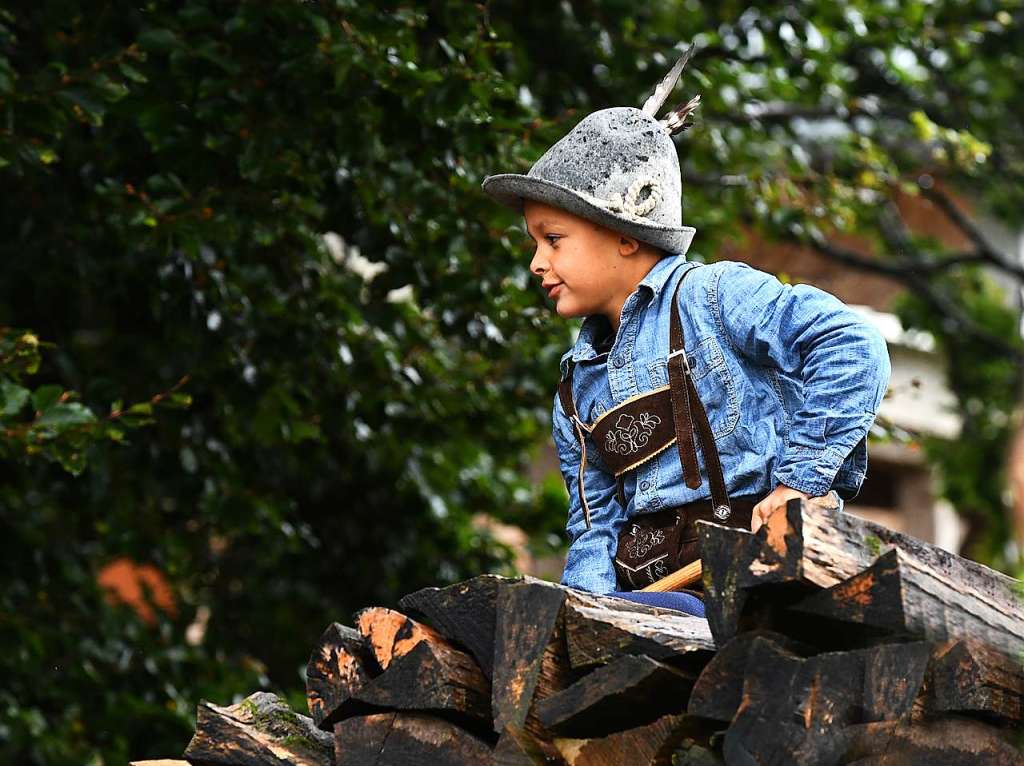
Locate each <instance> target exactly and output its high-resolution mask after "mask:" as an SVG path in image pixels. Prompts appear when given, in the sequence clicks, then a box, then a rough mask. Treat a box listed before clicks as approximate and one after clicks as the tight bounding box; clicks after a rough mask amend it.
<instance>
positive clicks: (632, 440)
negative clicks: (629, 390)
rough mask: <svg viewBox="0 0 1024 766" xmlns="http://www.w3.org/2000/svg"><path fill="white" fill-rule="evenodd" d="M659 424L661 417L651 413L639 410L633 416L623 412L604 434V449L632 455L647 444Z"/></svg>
mask: <svg viewBox="0 0 1024 766" xmlns="http://www.w3.org/2000/svg"><path fill="white" fill-rule="evenodd" d="M659 425H661V418H659V417H658V416H657V415H655V414H653V413H650V412H641V413H640V414H639V415H638V416H637V417H633V416H632V415H630V414H628V413H625V412H623V413H622V414H621V415H619V419H618V420H617V421H615V427H614V428H612V429H611V430H610V431H608V433H606V434H605V435H604V443H605V449H606V450H608V451H609V452H616V453H618V454H620V455H633V454H635V453H637V452H639V451H640V450H641V449H643V448H644V447H646V446H647V444H648V443H649V442H650V441H651V435H652V434H653V433H654V429H655V428H656V427H657V426H659ZM666 446H667V445H666Z"/></svg>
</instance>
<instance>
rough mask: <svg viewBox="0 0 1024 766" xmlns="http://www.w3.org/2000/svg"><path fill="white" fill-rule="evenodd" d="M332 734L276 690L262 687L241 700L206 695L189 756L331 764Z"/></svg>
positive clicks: (222, 761)
mask: <svg viewBox="0 0 1024 766" xmlns="http://www.w3.org/2000/svg"><path fill="white" fill-rule="evenodd" d="M331 752H332V741H331V735H330V734H326V733H324V732H322V731H320V730H319V729H318V728H317V727H316V725H315V724H314V723H313V719H311V718H307V717H306V716H304V715H299V714H298V713H295V712H294V711H292V710H291V708H289V707H288V705H287V704H285V702H284V701H283V700H281V699H280V698H279V697H277V695H275V694H269V693H267V692H256V693H255V694H251V695H249V696H248V697H246V698H245V699H244V700H242V701H241V702H239V703H238V704H237V705H231V706H229V707H219V706H217V705H213V704H211V703H209V702H206V701H205V700H204V701H203V702H200V703H199V707H198V710H197V711H196V733H195V735H194V736H193V737H192V740H191V741H190V742H189V743H188V747H187V748H186V749H185V753H184V758H185V760H186V761H188V762H189V763H190V764H193V766H281V764H282V763H287V764H290V766H330V764H331Z"/></svg>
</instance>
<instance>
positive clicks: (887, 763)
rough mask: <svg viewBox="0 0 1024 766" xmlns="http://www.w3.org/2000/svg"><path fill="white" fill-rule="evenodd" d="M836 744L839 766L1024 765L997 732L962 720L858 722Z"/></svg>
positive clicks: (1022, 755) (1023, 758)
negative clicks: (839, 746)
mask: <svg viewBox="0 0 1024 766" xmlns="http://www.w3.org/2000/svg"><path fill="white" fill-rule="evenodd" d="M836 740H837V741H842V742H844V743H845V753H844V754H843V756H842V763H848V764H850V765H851V766H906V764H928V766H1024V753H1022V752H1021V751H1020V750H1019V749H1017V748H1016V747H1014V746H1013V745H1011V744H1009V743H1008V742H1006V741H1005V740H1004V739H1003V737H1002V732H1001V731H1000V730H999V729H997V728H995V727H993V726H989V725H987V724H984V723H982V722H980V721H972V720H970V719H966V718H964V719H959V718H948V719H942V720H937V721H930V722H921V723H913V724H910V723H906V722H899V721H882V722H878V723H868V724H862V725H859V726H851V727H848V728H847V729H845V730H844V731H843V732H842V735H841V736H837V737H836Z"/></svg>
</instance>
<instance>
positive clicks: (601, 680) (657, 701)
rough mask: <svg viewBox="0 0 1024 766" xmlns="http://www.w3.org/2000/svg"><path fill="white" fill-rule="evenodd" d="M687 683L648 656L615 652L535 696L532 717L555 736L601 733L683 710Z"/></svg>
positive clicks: (684, 679) (633, 726)
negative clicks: (568, 682) (555, 690)
mask: <svg viewBox="0 0 1024 766" xmlns="http://www.w3.org/2000/svg"><path fill="white" fill-rule="evenodd" d="M692 685H693V679H692V678H688V677H687V676H685V675H683V674H682V673H681V672H679V671H678V670H676V669H675V668H673V667H671V666H669V665H665V664H664V663H661V662H658V661H657V660H652V659H651V658H650V657H642V656H641V657H630V656H624V657H619V658H618V659H617V660H614V661H612V662H611V663H609V664H608V665H605V666H604V667H601V668H598V669H597V670H595V671H593V672H592V673H589V674H588V675H586V676H584V677H583V678H581V679H580V680H578V681H577V682H576V683H574V684H572V685H571V686H569V687H567V688H566V689H563V690H562V691H560V692H558V693H556V694H552V695H551V696H549V697H547V698H545V699H543V700H540V701H539V702H538V703H537V718H538V719H540V722H541V723H542V724H544V726H545V727H546V728H547V729H549V730H550V731H552V732H554V733H555V734H557V735H558V736H560V737H575V738H587V737H600V736H603V735H606V734H612V733H615V732H617V731H623V730H625V729H632V728H636V727H637V726H642V725H645V724H648V723H651V722H652V721H654V720H656V719H658V718H660V717H662V716H664V715H666V714H670V713H679V712H682V711H683V710H684V709H685V708H686V700H687V697H688V696H689V692H690V687H691V686H692Z"/></svg>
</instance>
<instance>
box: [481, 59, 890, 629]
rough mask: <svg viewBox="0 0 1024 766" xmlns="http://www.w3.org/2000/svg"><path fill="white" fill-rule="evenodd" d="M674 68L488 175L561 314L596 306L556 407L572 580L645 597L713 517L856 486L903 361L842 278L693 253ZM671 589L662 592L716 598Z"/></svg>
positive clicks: (585, 312) (756, 518)
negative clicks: (801, 278) (668, 107)
mask: <svg viewBox="0 0 1024 766" xmlns="http://www.w3.org/2000/svg"><path fill="white" fill-rule="evenodd" d="M681 62H684V60H683V59H681ZM679 70H681V66H680V64H678V63H677V65H676V67H674V68H673V72H671V73H669V76H668V77H666V78H665V80H663V81H662V83H661V85H660V86H659V87H658V89H656V91H655V95H654V96H652V97H651V98H650V99H648V102H647V104H645V106H644V108H643V109H642V110H641V109H635V108H629V107H619V108H612V109H604V110H601V111H598V112H595V113H593V114H591V115H589V116H587V117H586V118H585V119H584V120H582V121H581V122H580V123H579V124H578V125H577V126H576V127H575V128H574V129H573V130H572V131H570V132H569V133H568V134H567V135H566V136H565V137H563V138H562V139H561V140H560V141H558V142H557V143H556V144H554V145H553V146H552V147H551V148H550V149H549V150H548V151H547V152H546V153H545V154H544V155H543V156H542V157H541V158H540V159H539V160H538V161H537V162H536V163H535V164H534V165H533V167H532V168H531V169H530V171H529V173H528V174H527V175H517V174H502V175H496V176H489V177H488V178H487V179H485V180H484V183H483V188H484V189H485V190H486V191H487V192H488V193H489V194H491V195H492V196H493V197H495V198H496V199H498V200H499V201H500V202H503V203H504V204H507V205H509V206H510V207H513V208H514V209H516V210H520V211H521V212H522V213H523V215H524V217H525V220H526V225H527V230H528V232H529V234H530V236H531V238H532V239H533V240H534V241H535V242H536V245H537V247H536V251H535V253H534V256H533V259H532V261H531V263H530V270H531V272H532V273H533V274H535V275H536V276H537V278H538V280H539V281H540V282H541V286H542V287H543V288H544V289H545V290H546V291H547V293H548V296H549V297H550V298H552V299H553V300H554V301H555V309H556V311H557V312H558V314H559V315H560V316H562V317H566V318H568V317H585V319H584V322H583V325H582V327H581V329H580V333H579V337H578V339H577V340H576V343H575V344H574V345H573V347H572V348H571V349H570V350H569V351H568V352H567V353H566V354H565V355H564V356H563V357H562V360H561V383H560V385H559V391H558V394H557V395H556V396H555V401H554V409H553V414H552V421H553V424H552V430H553V435H554V440H555V444H556V446H557V448H558V454H559V460H560V464H561V470H562V474H563V476H564V478H565V482H566V486H567V488H568V489H569V497H570V503H569V517H568V523H567V526H566V531H567V532H568V535H569V539H570V547H569V552H568V557H567V560H566V565H565V571H564V574H563V576H562V583H563V584H564V585H569V586H573V587H577V588H580V589H583V590H587V591H591V592H594V593H615V594H616V595H622V596H625V597H632V598H633V599H634V600H643V599H642V598H641V596H645V597H646V596H650V597H652V599H653V597H655V596H658V597H661V596H668V595H669V594H646V593H645V594H633V593H630V591H633V590H634V589H638V588H641V587H643V586H644V585H646V584H648V583H650V582H654V581H655V580H657V579H660V578H661V577H664V576H665V575H667V574H669V573H670V572H671V571H673V570H674V569H677V568H679V567H680V566H683V565H685V564H686V563H688V562H689V561H692V560H695V559H696V558H697V556H698V552H697V543H696V527H695V522H696V520H698V519H709V520H712V521H715V522H717V523H724V524H730V525H733V526H743V527H749V528H750V529H754V530H756V529H757V528H758V527H759V526H760V525H761V524H762V523H763V522H764V521H765V520H766V519H767V518H768V516H769V515H770V514H771V513H772V512H773V511H774V510H775V509H777V508H780V507H782V506H784V505H785V503H786V501H787V500H789V499H790V498H794V497H803V498H808V499H810V498H822V500H821V501H820V502H822V503H823V504H826V505H831V506H832V507H839V508H841V507H842V498H845V499H850V498H852V497H854V496H855V495H856V494H857V492H858V491H859V489H860V486H861V484H862V482H863V480H864V475H865V471H866V468H867V449H866V435H867V432H868V429H869V428H870V426H871V424H872V422H873V421H874V418H875V413H876V411H877V408H878V405H879V403H880V402H881V400H882V396H883V395H884V393H885V390H886V387H887V385H888V379H889V373H890V367H889V358H888V353H887V350H886V345H885V341H884V339H883V338H882V337H881V335H880V334H879V333H878V331H876V330H875V329H874V328H872V327H871V326H870V325H868V324H866V323H865V322H864V321H863V320H862V319H861V318H860V317H859V316H858V315H857V314H856V313H855V312H853V311H852V310H850V309H849V308H848V307H846V306H845V305H844V304H843V303H842V302H840V301H839V300H838V299H837V298H835V297H834V296H833V295H831V294H829V293H827V292H824V291H822V290H819V289H817V288H815V287H811V286H809V285H795V286H789V285H784V284H782V283H781V282H779V280H777V279H776V278H775V277H774V276H772V275H770V274H767V273H765V272H762V271H759V270H757V269H754V268H751V267H750V266H748V265H746V264H743V263H739V262H735V261H721V262H717V263H714V264H710V265H706V266H705V265H701V264H698V263H694V262H691V261H687V260H686V258H685V255H686V252H687V250H688V248H689V245H690V242H691V240H692V238H693V235H694V233H695V229H693V228H692V227H689V226H683V225H682V210H681V180H680V171H679V161H678V157H677V155H676V150H675V145H674V143H673V141H672V139H671V135H672V134H674V133H676V132H679V131H680V130H682V129H684V128H685V127H686V125H685V119H686V115H687V114H688V113H689V111H692V109H693V108H694V107H695V106H696V102H697V99H694V100H692V101H691V102H689V103H688V104H687V105H686V106H685V107H683V108H682V109H680V110H677V111H675V112H672V113H671V114H669V115H668V118H667V119H665V120H661V121H659V120H657V119H656V118H655V117H654V115H655V114H656V113H657V111H658V110H659V109H660V107H661V104H662V102H663V101H664V98H665V96H666V95H667V93H668V92H669V91H671V89H672V86H673V85H674V84H675V80H676V78H677V77H678V74H679ZM666 85H667V87H666ZM698 444H699V446H700V451H699V454H700V459H699V458H698V451H697V449H696V446H697V445H698ZM674 595H675V596H676V597H677V598H681V599H683V601H676V602H673V603H671V604H670V603H668V602H665V601H661V602H660V603H662V604H663V605H671V606H675V607H676V608H681V609H684V610H686V611H690V612H692V613H695V614H703V609H702V606H703V605H702V604H700V602H699V601H698V600H697V599H696V598H693V596H694V595H696V594H691V595H686V594H674ZM686 599H690V600H689V601H686Z"/></svg>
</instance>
